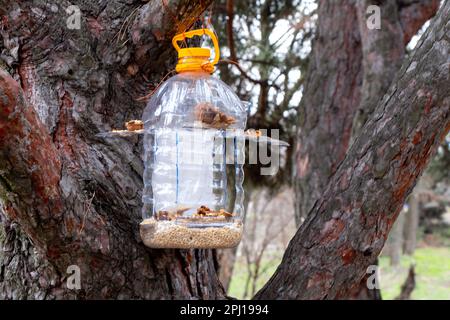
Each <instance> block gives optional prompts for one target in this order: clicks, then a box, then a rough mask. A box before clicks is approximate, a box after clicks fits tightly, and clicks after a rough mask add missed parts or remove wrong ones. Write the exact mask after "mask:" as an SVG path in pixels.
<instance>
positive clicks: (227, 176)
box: [140, 29, 247, 248]
mask: <svg viewBox="0 0 450 320" xmlns="http://www.w3.org/2000/svg"><path fill="white" fill-rule="evenodd" d="M203 34H208V35H209V36H210V37H211V38H212V40H213V43H214V46H215V49H216V50H215V51H216V56H215V60H214V61H212V62H210V60H209V59H210V50H209V49H207V48H184V49H180V48H179V47H178V44H177V41H179V40H182V39H183V37H192V36H194V35H203ZM173 44H174V46H175V48H176V49H177V51H178V55H179V61H178V65H177V71H178V74H177V75H176V76H174V77H172V78H170V79H169V80H167V81H166V82H164V83H163V84H162V85H161V86H160V88H159V89H158V90H157V91H156V92H155V93H154V94H153V95H152V97H151V98H150V100H149V102H148V105H147V107H146V109H145V111H144V114H143V122H144V130H145V136H144V150H145V155H144V162H145V171H144V192H143V198H142V200H143V218H144V221H143V222H142V223H141V228H140V230H141V237H142V239H143V241H144V243H145V244H146V245H147V246H149V247H152V248H227V247H234V246H236V245H237V244H238V243H239V241H240V239H241V236H242V228H243V226H242V214H243V210H244V208H243V197H244V192H243V189H242V183H243V179H244V175H243V168H242V166H243V162H244V154H245V153H244V138H243V132H244V128H245V124H246V120H247V113H246V108H245V106H244V104H243V103H242V101H240V99H239V98H238V97H237V96H236V94H235V93H234V92H233V91H232V90H231V88H230V87H228V86H227V85H226V84H225V83H223V82H222V81H221V80H219V79H217V78H214V77H212V76H211V75H210V73H211V72H212V71H213V69H214V64H215V63H217V61H218V59H219V51H218V46H217V39H216V38H215V36H214V34H213V33H212V32H211V31H210V30H207V29H201V30H193V31H190V32H187V33H185V34H181V35H177V36H175V37H174V39H173Z"/></svg>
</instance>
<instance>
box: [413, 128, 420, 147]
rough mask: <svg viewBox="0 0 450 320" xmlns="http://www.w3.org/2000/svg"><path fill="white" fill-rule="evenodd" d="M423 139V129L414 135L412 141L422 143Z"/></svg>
mask: <svg viewBox="0 0 450 320" xmlns="http://www.w3.org/2000/svg"><path fill="white" fill-rule="evenodd" d="M421 140H422V132H421V131H417V132H416V134H415V135H414V138H413V141H412V143H413V144H415V145H417V144H419V143H420V141H421Z"/></svg>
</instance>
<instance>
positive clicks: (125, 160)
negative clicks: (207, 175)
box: [0, 0, 225, 299]
mask: <svg viewBox="0 0 450 320" xmlns="http://www.w3.org/2000/svg"><path fill="white" fill-rule="evenodd" d="M210 2H211V1H200V0H198V1H184V0H176V1H175V0H174V1H150V2H142V1H126V2H123V1H108V2H98V3H97V2H86V1H71V3H69V2H64V1H63V2H61V1H60V2H58V3H56V2H55V3H54V4H51V3H50V4H47V3H44V2H42V3H41V2H20V3H19V4H18V3H17V2H9V1H6V3H5V1H3V3H2V5H1V9H0V10H1V13H2V15H3V18H2V20H1V21H2V27H1V30H2V31H1V32H2V38H3V41H2V43H1V47H0V49H1V52H2V58H3V61H4V62H6V64H4V65H3V67H4V68H6V69H7V70H8V72H9V74H8V73H6V72H4V71H1V72H0V98H1V99H0V106H1V108H0V146H1V149H0V196H1V203H2V205H3V209H4V213H2V229H3V233H4V236H3V237H4V240H3V241H2V245H3V255H2V257H1V260H0V270H1V272H0V298H15V299H23V298H30V299H33V298H36V299H42V298H47V299H50V298H154V299H167V298H205V299H206V298H209V299H213V298H222V297H224V294H225V292H224V290H223V288H222V286H221V284H220V282H219V279H218V277H217V274H216V268H215V265H214V260H213V256H212V251H210V250H149V249H147V248H146V247H145V246H144V245H143V244H142V242H141V240H140V237H139V231H138V224H139V222H140V219H141V218H140V217H141V194H142V193H141V190H142V171H143V164H142V160H141V151H142V146H141V144H142V141H141V140H139V139H138V138H136V137H134V138H127V139H125V138H117V139H108V140H102V139H100V138H98V137H97V136H96V134H97V133H101V132H105V131H110V130H111V129H113V128H122V127H123V125H124V122H125V121H127V120H129V119H138V118H140V117H141V114H142V110H143V108H144V106H145V103H143V102H138V101H137V100H136V99H137V98H139V97H141V96H144V95H145V94H147V93H148V92H149V90H150V89H151V88H152V87H155V85H156V84H157V83H158V82H159V81H160V79H161V78H162V77H163V76H164V75H165V74H166V73H167V71H168V70H169V69H170V68H173V66H174V62H175V50H173V49H172V48H171V45H170V41H171V38H172V36H173V35H174V34H175V33H176V32H181V31H184V30H185V29H187V28H188V27H189V26H190V25H191V24H192V23H193V22H195V21H196V20H197V18H198V16H199V15H200V14H201V13H202V12H203V11H204V10H205V9H206V7H207V6H208V5H209V4H210ZM70 4H73V5H76V6H78V8H79V9H80V10H81V25H80V27H81V29H76V28H75V29H70V28H69V27H68V26H69V25H70V21H69V20H68V19H70V17H71V16H70V14H67V13H66V9H67V8H68V7H69V5H70ZM73 17H74V16H73V15H72V18H73ZM71 26H72V25H71ZM75 27H76V26H75ZM10 74H11V75H12V77H11V76H10ZM70 265H77V266H79V268H80V270H81V289H80V290H69V289H68V288H67V286H66V283H65V282H66V279H67V277H68V276H70V273H67V268H68V267H69V266H70Z"/></svg>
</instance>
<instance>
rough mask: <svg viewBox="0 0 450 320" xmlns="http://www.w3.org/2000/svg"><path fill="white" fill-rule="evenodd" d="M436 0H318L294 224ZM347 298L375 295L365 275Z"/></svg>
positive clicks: (372, 105) (378, 97) (383, 89)
mask: <svg viewBox="0 0 450 320" xmlns="http://www.w3.org/2000/svg"><path fill="white" fill-rule="evenodd" d="M370 5H377V6H378V7H379V8H380V13H381V14H380V24H381V25H380V27H381V28H380V29H374V30H370V29H368V26H367V14H366V11H367V8H368V7H369V6H370ZM438 7H439V1H437V0H429V1H422V2H421V3H408V2H406V1H378V0H362V1H346V3H345V4H344V5H343V3H342V1H341V2H337V1H334V2H333V1H319V21H318V30H317V37H316V41H315V43H314V47H313V51H312V53H311V56H312V57H313V59H312V61H311V63H310V69H309V71H308V73H309V74H308V78H307V81H306V87H305V93H304V99H303V100H302V106H301V109H300V124H299V133H298V137H299V139H298V141H299V142H298V143H297V148H296V149H297V154H296V157H297V158H296V159H297V160H296V179H295V181H294V186H295V188H296V221H297V225H299V224H300V223H301V222H302V221H303V219H305V217H306V215H307V213H308V212H309V210H310V209H311V207H312V205H313V204H314V203H315V201H317V200H318V198H319V197H320V195H321V194H322V193H323V191H324V188H325V186H326V184H327V182H328V181H329V179H330V177H331V176H332V175H333V174H334V172H335V171H336V169H337V167H338V165H339V163H340V162H341V161H342V160H343V159H344V156H345V154H346V152H347V150H348V146H349V145H350V144H351V143H353V141H354V140H355V139H356V137H357V136H358V135H359V133H360V131H361V128H362V126H363V125H364V123H365V122H366V121H367V118H368V117H369V115H370V114H371V113H372V112H373V110H374V109H375V107H376V105H377V103H378V101H380V100H381V98H382V97H383V95H384V94H385V93H386V91H387V89H388V87H389V85H390V83H391V81H392V80H393V79H394V78H395V74H396V73H397V71H398V69H399V68H400V66H401V64H402V62H403V58H404V53H405V47H406V44H407V43H408V42H409V40H410V39H411V37H412V36H413V35H414V34H415V33H416V32H417V31H418V30H419V28H420V27H421V26H422V25H423V23H424V22H425V21H426V20H428V19H429V18H430V17H432V16H433V15H434V14H435V13H436V11H437V9H438ZM350 297H353V298H360V299H362V298H364V297H366V298H370V297H371V298H373V299H379V298H380V297H381V293H380V292H379V290H368V289H367V286H366V279H363V280H362V282H361V285H360V287H359V288H356V289H355V292H353V293H352V294H351V295H350Z"/></svg>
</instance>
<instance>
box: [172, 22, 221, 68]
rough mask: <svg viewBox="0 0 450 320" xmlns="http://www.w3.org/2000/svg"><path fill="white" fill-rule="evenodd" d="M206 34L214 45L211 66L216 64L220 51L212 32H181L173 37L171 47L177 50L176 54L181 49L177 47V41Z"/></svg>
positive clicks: (197, 30) (202, 30) (198, 30)
mask: <svg viewBox="0 0 450 320" xmlns="http://www.w3.org/2000/svg"><path fill="white" fill-rule="evenodd" d="M205 34H207V35H208V36H209V37H210V38H211V40H212V42H213V44H214V54H215V56H214V60H213V61H212V62H211V63H212V64H213V65H215V64H217V62H219V59H220V49H219V42H218V41H217V37H216V35H215V34H214V32H212V31H211V30H209V29H196V30H191V31H188V32H183V33H179V34H177V35H175V37H173V39H172V45H173V46H174V47H175V50H177V52H178V51H179V50H180V49H181V48H180V46H179V45H178V41H182V40H184V39H186V38H192V37H193V36H203V35H205Z"/></svg>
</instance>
